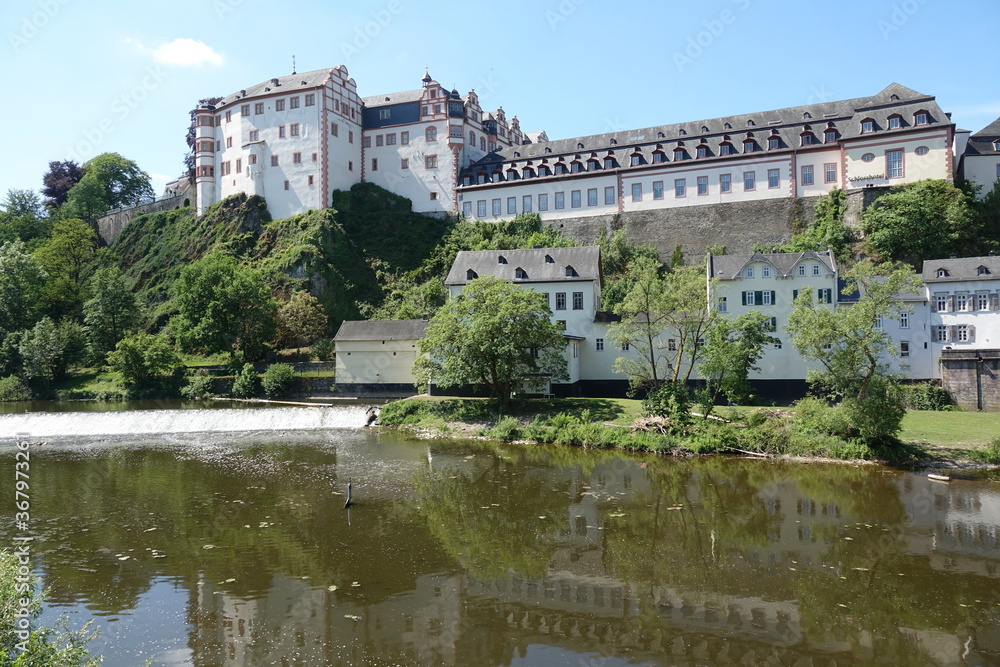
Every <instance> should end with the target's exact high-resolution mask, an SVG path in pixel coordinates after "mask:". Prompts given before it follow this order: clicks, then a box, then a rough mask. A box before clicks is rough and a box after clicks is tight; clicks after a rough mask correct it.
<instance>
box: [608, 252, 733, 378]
mask: <svg viewBox="0 0 1000 667" xmlns="http://www.w3.org/2000/svg"><path fill="white" fill-rule="evenodd" d="M629 275H630V280H631V285H630V288H629V291H628V293H626V294H625V296H624V298H623V299H622V301H621V302H620V303H619V304H618V305H617V306H616V307H615V311H614V312H615V314H617V315H620V316H621V318H622V319H621V322H619V323H617V324H614V325H612V326H611V327H610V329H609V331H608V337H609V338H610V339H611V340H612V341H613V342H614V343H615V344H616V345H617V346H619V347H621V348H623V349H624V348H626V347H627V348H628V349H630V350H631V349H634V350H635V352H636V354H635V357H634V358H633V357H631V356H622V357H618V358H617V359H616V360H615V365H614V369H615V372H617V373H621V374H623V375H625V376H626V377H628V379H629V385H630V387H631V389H632V391H633V392H635V391H638V390H639V389H655V388H656V387H658V386H659V385H660V384H661V383H663V382H679V383H682V384H686V383H687V381H688V380H689V379H690V378H691V373H692V371H693V370H694V368H695V366H696V364H697V363H698V360H699V358H700V353H701V346H700V343H701V342H703V339H704V336H705V334H706V333H707V332H708V329H709V327H710V325H711V324H712V322H713V320H714V319H715V317H716V315H715V311H714V310H709V309H708V307H707V306H708V302H707V299H706V297H705V274H704V269H703V268H702V267H699V266H687V267H681V268H680V269H678V270H677V271H668V270H667V269H666V268H665V267H664V266H663V265H662V264H660V262H659V261H658V260H654V259H652V258H649V257H645V256H643V257H639V258H637V259H635V260H633V261H632V262H631V263H630V267H629Z"/></svg>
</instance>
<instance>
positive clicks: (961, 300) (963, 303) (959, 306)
mask: <svg viewBox="0 0 1000 667" xmlns="http://www.w3.org/2000/svg"><path fill="white" fill-rule="evenodd" d="M968 305H969V296H968V295H967V294H956V295H955V312H956V313H958V312H961V311H963V310H968Z"/></svg>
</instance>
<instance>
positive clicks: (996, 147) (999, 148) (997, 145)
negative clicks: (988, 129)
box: [993, 139, 1000, 151]
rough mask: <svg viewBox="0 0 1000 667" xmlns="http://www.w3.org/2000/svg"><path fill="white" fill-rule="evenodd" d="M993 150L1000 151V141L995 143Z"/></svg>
mask: <svg viewBox="0 0 1000 667" xmlns="http://www.w3.org/2000/svg"><path fill="white" fill-rule="evenodd" d="M993 150H995V151H1000V139H998V140H997V141H994V142H993Z"/></svg>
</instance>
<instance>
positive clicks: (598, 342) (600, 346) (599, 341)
mask: <svg viewBox="0 0 1000 667" xmlns="http://www.w3.org/2000/svg"><path fill="white" fill-rule="evenodd" d="M594 345H595V347H596V348H597V351H598V352H604V339H603V338H598V339H597V340H595V341H594Z"/></svg>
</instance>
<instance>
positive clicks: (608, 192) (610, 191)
mask: <svg viewBox="0 0 1000 667" xmlns="http://www.w3.org/2000/svg"><path fill="white" fill-rule="evenodd" d="M604 203H605V204H614V203H615V188H614V186H613V185H609V186H608V187H606V188H604Z"/></svg>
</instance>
